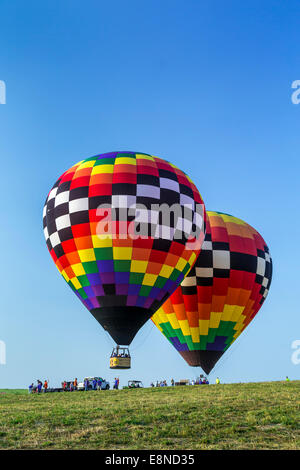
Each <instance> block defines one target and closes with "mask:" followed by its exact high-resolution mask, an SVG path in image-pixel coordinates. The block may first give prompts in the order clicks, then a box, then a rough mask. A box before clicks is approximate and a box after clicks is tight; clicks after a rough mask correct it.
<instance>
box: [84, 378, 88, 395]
mask: <svg viewBox="0 0 300 470" xmlns="http://www.w3.org/2000/svg"><path fill="white" fill-rule="evenodd" d="M88 389H89V381H88V379H85V381H84V390H85V391H86V392H87V391H88Z"/></svg>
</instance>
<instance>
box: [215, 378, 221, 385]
mask: <svg viewBox="0 0 300 470" xmlns="http://www.w3.org/2000/svg"><path fill="white" fill-rule="evenodd" d="M219 383H220V379H219V377H217V378H216V384H217V385H219Z"/></svg>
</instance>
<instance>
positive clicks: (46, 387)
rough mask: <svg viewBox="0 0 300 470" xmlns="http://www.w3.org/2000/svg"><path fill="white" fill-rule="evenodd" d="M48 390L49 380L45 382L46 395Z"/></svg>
mask: <svg viewBox="0 0 300 470" xmlns="http://www.w3.org/2000/svg"><path fill="white" fill-rule="evenodd" d="M47 390H48V380H45V382H44V393H46V392H47Z"/></svg>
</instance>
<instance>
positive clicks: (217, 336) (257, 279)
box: [152, 211, 272, 374]
mask: <svg viewBox="0 0 300 470" xmlns="http://www.w3.org/2000/svg"><path fill="white" fill-rule="evenodd" d="M271 279H272V259H271V257H270V253H269V249H268V247H267V245H266V243H265V241H264V239H263V238H262V237H261V235H260V234H259V233H258V232H257V231H256V230H255V229H254V228H252V227H251V226H250V225H248V224H246V223H245V222H243V221H242V220H240V219H237V218H236V217H233V216H231V215H228V214H223V213H220V212H209V211H208V212H207V230H206V236H205V240H204V243H203V245H202V249H201V253H200V255H199V256H198V258H197V261H196V263H195V265H194V267H193V268H192V269H191V271H190V272H189V274H188V275H187V277H186V278H185V279H184V280H183V282H182V283H181V285H180V286H179V287H178V288H177V290H176V291H175V292H174V293H173V294H172V295H171V297H170V298H169V299H168V300H166V302H165V303H164V304H163V305H162V307H161V308H160V309H159V310H158V311H157V312H156V313H155V314H154V316H153V317H152V320H153V322H154V323H155V325H156V326H157V327H158V328H159V330H160V331H161V332H162V333H163V334H164V335H165V336H166V337H167V339H168V340H169V341H170V342H171V343H172V344H173V346H174V347H175V348H176V349H177V351H178V352H179V353H180V354H181V356H182V357H183V358H184V359H185V360H186V362H187V363H188V364H189V365H190V366H201V367H202V369H203V370H204V371H205V372H206V373H208V374H209V372H210V371H211V370H212V369H213V367H214V366H215V364H216V362H217V361H218V360H219V359H220V357H221V356H222V354H224V352H225V351H226V350H227V349H228V348H229V346H230V345H231V344H232V343H233V342H234V341H235V340H236V338H237V337H238V336H239V335H240V334H241V333H242V331H244V329H245V328H246V327H247V325H249V323H250V322H251V320H253V318H254V317H255V315H256V314H257V312H258V311H259V309H260V307H261V306H262V304H263V302H264V300H265V298H266V297H267V294H268V292H269V288H270V284H271Z"/></svg>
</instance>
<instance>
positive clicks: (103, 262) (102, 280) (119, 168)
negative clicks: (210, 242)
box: [43, 152, 206, 345]
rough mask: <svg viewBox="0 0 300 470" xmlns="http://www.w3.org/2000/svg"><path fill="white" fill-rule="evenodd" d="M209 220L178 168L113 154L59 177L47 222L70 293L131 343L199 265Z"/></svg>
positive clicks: (46, 230) (46, 229) (107, 327)
mask: <svg viewBox="0 0 300 470" xmlns="http://www.w3.org/2000/svg"><path fill="white" fill-rule="evenodd" d="M163 203H164V204H165V205H166V206H165V209H163V210H161V209H160V208H159V207H158V206H160V205H161V204H163ZM173 205H175V206H176V207H177V208H178V207H179V209H180V210H181V216H180V217H175V215H172V214H171V216H170V218H169V220H168V219H166V217H165V215H166V213H165V212H164V210H166V207H171V206H173ZM113 214H114V215H113ZM205 217H206V215H205V208H204V205H203V201H202V198H201V196H200V194H199V192H198V190H197V188H196V187H195V185H194V184H193V183H192V181H191V180H190V179H189V177H188V176H187V175H186V174H185V173H183V172H182V171H181V170H179V169H178V168H177V167H175V166H174V165H172V164H171V163H168V162H166V161H165V160H162V159H161V158H158V157H154V156H151V155H147V154H141V153H134V152H113V153H107V154H103V155H97V156H95V157H91V158H87V159H86V160H83V161H81V162H79V163H77V164H76V165H74V166H72V167H71V168H70V169H69V170H67V171H66V172H65V173H64V174H63V175H62V176H61V177H60V178H59V179H58V180H57V182H56V183H55V185H54V186H53V188H52V189H51V191H50V193H49V195H48V197H47V200H46V203H45V207H44V212H43V225H44V233H45V237H46V241H47V245H48V249H49V251H50V254H51V256H52V258H53V260H54V262H55V264H56V267H57V268H58V270H59V272H60V273H61V274H62V276H63V277H64V279H65V280H66V282H67V283H68V284H69V286H70V287H71V289H72V290H73V291H74V292H75V294H76V295H77V297H78V298H79V299H80V300H81V302H82V303H83V304H84V305H85V307H86V308H87V309H88V310H89V311H90V312H91V313H92V314H93V316H94V317H95V318H96V319H97V320H98V322H99V323H100V324H101V325H102V326H103V328H104V329H105V330H107V331H108V332H109V334H110V335H111V336H112V338H113V339H114V340H115V341H116V343H117V344H121V345H129V344H130V343H131V341H132V340H133V338H134V336H135V334H136V333H137V331H138V330H139V329H140V328H141V327H142V326H143V324H144V323H145V322H146V321H147V320H148V319H149V318H150V317H151V316H152V315H153V313H154V312H155V311H156V310H157V309H158V308H159V307H160V306H161V305H162V304H163V303H164V302H165V300H166V299H167V298H168V297H169V296H170V295H171V294H172V293H173V292H174V290H175V289H176V288H177V287H178V285H179V284H180V283H181V281H182V280H183V278H184V276H185V275H186V274H187V273H188V271H189V270H190V268H191V266H192V265H193V264H194V262H195V260H196V258H197V256H198V254H199V252H200V247H201V245H202V243H203V240H204V235H205ZM166 220H167V222H166ZM105 224H106V225H105ZM142 229H143V230H142ZM140 233H142V235H141V236H140ZM180 233H181V235H182V236H179V235H180ZM191 241H192V242H191Z"/></svg>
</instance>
